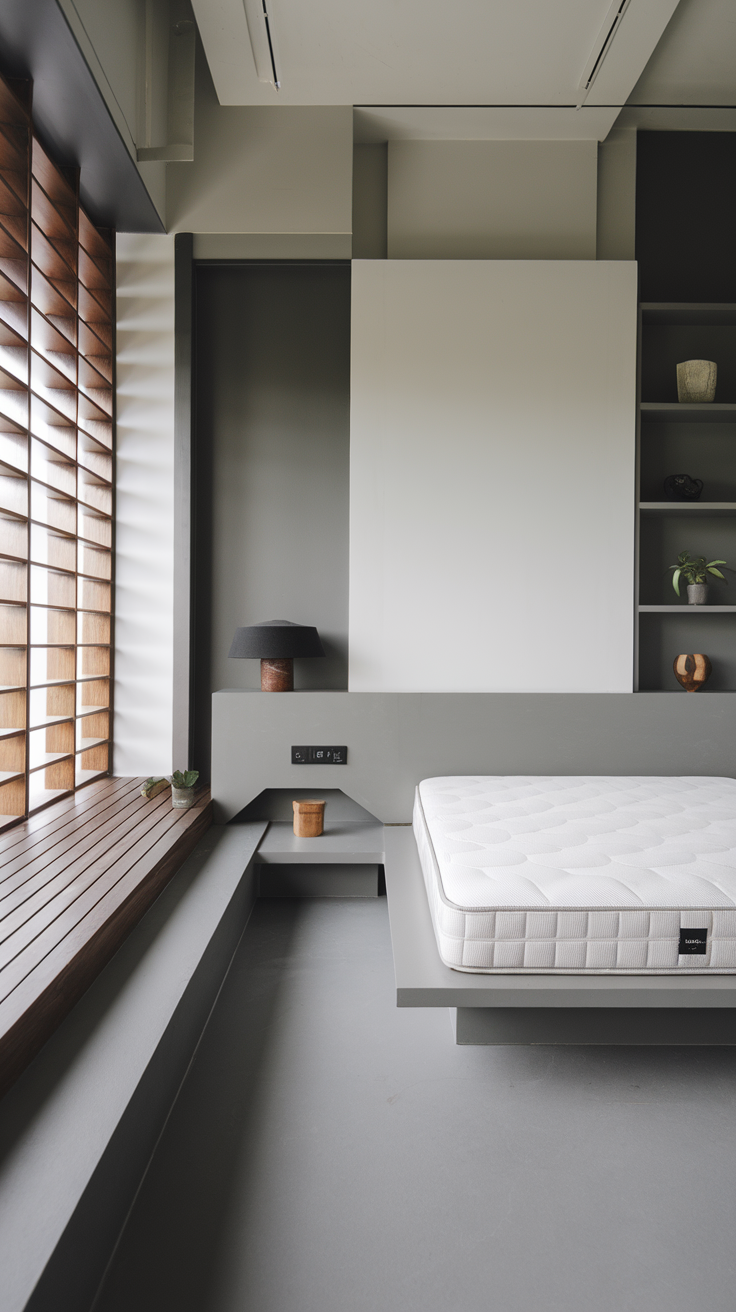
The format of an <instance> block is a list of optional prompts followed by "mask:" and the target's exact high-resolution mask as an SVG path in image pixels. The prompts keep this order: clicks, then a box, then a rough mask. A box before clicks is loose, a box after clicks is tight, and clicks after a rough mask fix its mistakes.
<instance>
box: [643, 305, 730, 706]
mask: <svg viewBox="0 0 736 1312" xmlns="http://www.w3.org/2000/svg"><path fill="white" fill-rule="evenodd" d="M639 341H640V398H639V424H638V430H639V440H638V460H637V589H636V633H637V642H636V678H635V687H636V689H637V690H638V691H642V692H659V691H663V692H676V691H677V690H678V688H679V684H678V683H677V680H676V679H675V676H674V673H673V671H672V663H673V660H674V658H675V657H676V656H677V655H679V654H680V653H681V652H692V651H693V650H697V651H700V652H705V653H706V654H707V655H708V656H709V657H710V659H711V661H712V664H713V674H712V677H711V680H710V682H709V684H708V687H707V689H706V690H705V691H706V692H707V691H714V692H724V691H736V621H735V620H734V616H736V574H734V575H728V576H727V577H728V578H729V583H728V586H726V585H724V584H719V583H715V582H714V583H713V586H712V588H711V593H710V600H711V602H712V604H709V605H705V606H689V605H688V604H687V597H686V589H685V587H684V586H683V588H682V592H683V597H682V600H681V601H679V602H678V600H677V598H676V596H675V594H674V592H673V590H672V583H671V577H672V575H671V571H670V569H669V568H668V566H670V565H671V564H672V563H673V562H674V561H675V560H676V558H677V556H678V554H679V552H681V551H683V550H687V551H690V552H691V553H692V554H693V555H696V556H698V555H704V556H708V557H709V558H711V559H713V558H716V557H719V558H721V559H725V560H726V561H727V562H728V563H729V565H731V566H733V567H734V569H736V305H731V304H724V303H721V304H695V303H692V304H686V303H671V304H654V303H644V304H642V306H641V312H640V332H639ZM692 359H707V360H714V361H715V362H716V364H717V365H718V384H717V391H716V398H717V399H716V401H715V402H713V403H712V404H705V405H686V404H681V403H680V402H679V401H678V400H677V373H676V366H677V364H678V363H679V362H680V361H682V360H692ZM670 474H689V475H690V476H691V477H693V478H700V479H702V480H703V484H704V487H703V491H702V493H701V497H700V500H698V501H673V500H665V499H664V490H663V483H664V480H665V478H667V477H668V475H670ZM731 603H733V604H731Z"/></svg>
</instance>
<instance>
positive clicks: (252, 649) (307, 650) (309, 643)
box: [228, 620, 325, 660]
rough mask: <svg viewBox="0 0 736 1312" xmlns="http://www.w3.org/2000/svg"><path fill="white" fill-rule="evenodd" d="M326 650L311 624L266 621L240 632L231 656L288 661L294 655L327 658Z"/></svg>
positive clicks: (229, 654) (234, 640) (233, 645)
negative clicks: (325, 656) (325, 655)
mask: <svg viewBox="0 0 736 1312" xmlns="http://www.w3.org/2000/svg"><path fill="white" fill-rule="evenodd" d="M324 654H325V649H324V647H323V646H322V643H321V641H320V636H319V634H318V632H317V630H316V629H315V628H314V627H313V626H312V625H311V624H293V623H292V622H291V620H266V621H265V622H264V623H263V624H249V625H248V626H247V628H244V629H236V630H235V637H234V638H233V641H232V646H231V648H230V650H229V652H228V656H235V657H246V658H247V657H251V658H254V659H258V658H259V657H260V659H261V660H286V659H287V658H288V657H290V656H324Z"/></svg>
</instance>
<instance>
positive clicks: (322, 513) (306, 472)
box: [193, 262, 350, 791]
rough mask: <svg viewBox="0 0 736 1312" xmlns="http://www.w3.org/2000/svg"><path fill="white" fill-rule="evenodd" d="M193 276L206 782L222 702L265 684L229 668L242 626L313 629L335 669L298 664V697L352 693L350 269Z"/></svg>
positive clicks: (206, 267) (254, 666)
mask: <svg viewBox="0 0 736 1312" xmlns="http://www.w3.org/2000/svg"><path fill="white" fill-rule="evenodd" d="M196 269H197V272H196V309H195V333H196V339H195V340H196V345H195V361H196V364H195V390H196V437H195V448H196V450H195V474H194V478H195V486H196V491H195V527H194V541H195V556H196V570H197V584H196V594H195V614H196V644H195V651H196V658H195V659H196V676H195V677H196V716H197V727H196V735H195V749H194V756H193V765H194V766H196V768H197V769H199V770H206V768H207V763H208V759H209V739H210V698H211V694H212V692H213V691H214V690H215V689H217V688H222V687H223V686H230V687H242V688H258V687H259V686H260V669H259V662H258V661H254V660H232V661H231V660H228V655H227V653H228V650H229V647H230V643H231V641H232V637H233V633H234V631H235V629H236V628H237V627H238V626H239V625H243V624H254V623H257V622H258V621H260V620H270V619H287V620H295V621H296V622H297V623H302V624H315V625H316V626H317V628H318V629H319V632H320V635H321V637H322V641H323V643H324V646H325V651H326V652H327V657H326V659H322V658H320V659H317V660H303V661H297V662H296V663H295V680H296V686H297V687H302V688H304V687H307V688H336V689H339V688H346V687H347V646H348V500H349V484H348V472H349V468H348V462H349V419H350V415H349V411H350V266H349V264H340V263H338V264H329V263H324V264H317V263H313V264H309V263H304V264H298V263H293V264H289V263H286V262H283V263H280V264H278V263H274V264H257V263H253V264H247V263H244V262H240V263H232V264H211V265H210V264H207V263H206V262H204V263H202V264H200V265H197V266H196ZM259 791H260V790H259Z"/></svg>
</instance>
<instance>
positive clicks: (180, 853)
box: [0, 778, 212, 1093]
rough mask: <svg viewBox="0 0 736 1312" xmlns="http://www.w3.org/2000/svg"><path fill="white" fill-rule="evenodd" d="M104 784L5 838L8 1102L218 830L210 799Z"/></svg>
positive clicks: (0, 868)
mask: <svg viewBox="0 0 736 1312" xmlns="http://www.w3.org/2000/svg"><path fill="white" fill-rule="evenodd" d="M142 783H143V779H130V778H125V779H124V778H105V779H101V780H98V781H96V782H95V783H92V784H89V785H88V786H87V787H86V788H83V789H82V790H81V791H80V792H78V793H75V794H74V796H72V797H69V798H66V799H65V800H64V801H62V802H58V803H57V804H56V805H55V806H53V807H50V808H48V809H47V810H45V811H41V812H39V813H38V814H37V815H35V816H32V817H31V819H30V820H27V821H26V822H25V823H24V824H22V825H18V826H17V827H16V828H14V829H10V830H8V831H7V832H6V833H4V834H1V835H0V1093H2V1092H3V1091H4V1090H5V1089H6V1088H7V1087H8V1085H9V1084H10V1083H12V1081H13V1080H14V1079H15V1078H16V1077H17V1076H18V1075H19V1074H20V1072H21V1071H22V1070H23V1069H24V1067H25V1066H26V1065H27V1064H28V1062H29V1061H30V1060H31V1059H32V1058H33V1057H34V1056H35V1054H36V1053H37V1052H38V1050H39V1048H41V1046H42V1045H43V1044H44V1043H45V1041H46V1039H47V1038H48V1037H49V1035H50V1034H51V1033H52V1031H53V1030H54V1029H55V1028H56V1026H57V1025H58V1024H59V1023H60V1021H61V1020H62V1019H63V1017H64V1016H65V1015H66V1014H67V1012H69V1011H70V1010H71V1008H72V1007H73V1006H74V1004H75V1002H77V1001H78V999H79V998H80V997H81V995H82V994H83V993H84V991H85V989H87V988H88V986H89V985H90V984H91V982H92V980H93V979H94V978H95V976H96V975H98V974H99V972H100V971H101V970H102V968H103V966H104V965H105V964H106V963H107V962H108V961H109V960H110V958H111V957H112V956H113V954H114V953H115V952H116V950H117V948H118V947H119V946H120V944H121V942H122V941H123V939H124V938H125V937H126V935H127V934H128V933H130V930H131V929H132V928H133V926H134V925H136V924H137V922H138V921H139V920H140V919H141V917H142V915H143V914H144V912H145V911H146V910H147V909H148V907H149V906H150V905H151V903H152V902H153V901H154V899H155V898H156V897H157V896H158V894H159V893H160V892H161V889H162V888H163V887H164V885H165V884H166V883H168V881H169V879H170V878H171V876H172V875H173V874H175V873H176V871H177V870H178V869H179V867H180V866H181V865H182V863H183V861H184V860H185V859H186V857H187V856H188V855H189V853H190V852H191V851H192V849H193V848H194V847H195V845H196V843H197V842H198V841H199V839H200V838H201V837H202V835H203V834H204V833H205V831H206V830H207V829H208V828H209V826H210V824H211V823H212V803H211V800H210V793H209V789H205V788H202V789H199V790H198V792H197V795H196V800H195V804H194V806H193V807H191V808H190V809H189V810H187V811H175V810H174V809H173V807H172V805H171V794H170V792H169V791H168V790H167V791H166V792H164V793H161V794H159V796H158V797H155V798H154V799H153V801H147V800H146V798H144V797H142V796H141V793H140V789H141V785H142Z"/></svg>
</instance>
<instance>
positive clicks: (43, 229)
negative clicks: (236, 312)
mask: <svg viewBox="0 0 736 1312" xmlns="http://www.w3.org/2000/svg"><path fill="white" fill-rule="evenodd" d="M77 184H78V179H77V175H76V173H74V172H73V171H72V172H68V171H63V170H61V169H60V168H57V167H56V165H55V164H54V163H53V162H52V160H51V159H50V158H49V157H48V155H47V154H46V153H45V151H44V150H43V149H42V147H41V145H40V144H39V142H38V141H37V140H36V138H35V137H34V135H33V127H32V120H31V113H30V84H28V85H27V86H25V85H24V86H23V87H20V88H14V87H11V86H9V85H8V84H7V83H5V82H3V81H2V79H0V827H2V826H3V825H6V824H10V823H13V822H14V821H15V820H17V819H18V818H22V817H23V816H25V815H28V814H29V813H30V812H31V811H34V810H37V809H38V808H39V807H42V806H45V805H46V804H48V803H49V802H52V801H55V800H57V799H58V798H60V797H62V796H64V795H65V794H67V793H69V792H72V791H73V790H74V789H75V788H76V787H78V786H79V785H80V784H83V783H85V782H86V781H87V780H89V779H93V778H95V777H96V776H98V775H100V774H104V773H106V772H107V771H108V767H109V740H110V728H111V688H112V682H111V631H110V630H111V623H112V597H111V589H112V545H113V542H112V510H113V504H112V503H113V488H112V463H113V248H112V243H111V240H110V238H109V236H108V235H107V234H103V233H102V232H100V231H99V230H98V229H97V228H95V226H94V225H93V224H92V223H91V221H90V220H89V218H88V217H87V215H86V214H85V213H84V211H83V210H82V209H81V208H80V205H79V197H78V185H77Z"/></svg>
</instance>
